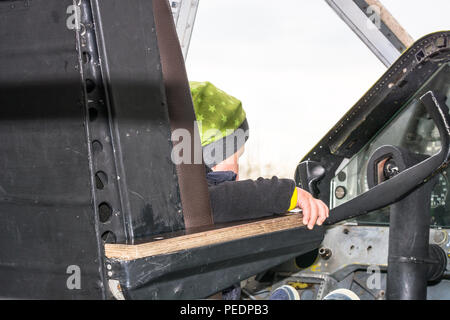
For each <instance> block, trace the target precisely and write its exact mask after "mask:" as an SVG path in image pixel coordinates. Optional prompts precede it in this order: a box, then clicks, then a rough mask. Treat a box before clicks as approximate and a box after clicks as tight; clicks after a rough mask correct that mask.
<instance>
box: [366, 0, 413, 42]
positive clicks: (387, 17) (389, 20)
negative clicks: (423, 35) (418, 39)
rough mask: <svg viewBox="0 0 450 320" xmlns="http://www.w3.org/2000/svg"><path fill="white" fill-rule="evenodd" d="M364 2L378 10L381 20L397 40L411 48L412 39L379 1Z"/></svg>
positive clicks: (367, 0) (369, 0)
mask: <svg viewBox="0 0 450 320" xmlns="http://www.w3.org/2000/svg"><path fill="white" fill-rule="evenodd" d="M366 2H367V4H368V5H369V6H372V5H373V6H376V7H378V8H380V13H381V20H382V21H383V22H384V23H385V24H386V26H387V27H388V28H389V29H390V30H391V31H392V32H393V33H394V34H395V36H396V37H397V39H399V40H400V41H401V42H402V43H403V45H404V46H405V47H406V48H409V47H410V46H412V44H413V43H414V39H413V38H412V37H411V36H410V35H409V33H408V32H407V31H406V30H405V29H404V28H403V27H402V26H401V25H400V23H399V22H398V21H397V20H396V19H395V18H394V17H393V16H392V14H391V13H390V12H389V10H388V9H386V7H385V6H384V5H383V4H382V3H381V2H380V1H379V0H366Z"/></svg>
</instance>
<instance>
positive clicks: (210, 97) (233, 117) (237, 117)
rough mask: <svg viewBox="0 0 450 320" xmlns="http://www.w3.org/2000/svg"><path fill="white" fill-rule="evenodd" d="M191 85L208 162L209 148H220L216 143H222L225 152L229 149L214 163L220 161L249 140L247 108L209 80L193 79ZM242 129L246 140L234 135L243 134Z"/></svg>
mask: <svg viewBox="0 0 450 320" xmlns="http://www.w3.org/2000/svg"><path fill="white" fill-rule="evenodd" d="M190 87H191V93H192V100H193V102H194V110H195V116H196V118H197V122H198V124H199V129H200V138H201V142H202V147H203V153H204V157H205V162H206V163H207V164H208V160H211V159H208V156H209V157H210V154H209V151H211V150H210V149H212V148H215V147H217V144H223V147H224V151H225V150H226V152H225V153H224V155H223V157H216V161H212V164H214V163H218V162H220V161H221V158H223V159H222V160H225V159H226V158H227V157H229V156H231V155H232V154H233V153H235V152H236V151H237V150H239V149H240V148H241V147H242V145H243V144H244V143H245V142H246V141H247V139H248V123H247V117H246V114H245V111H244V109H243V108H242V103H241V101H240V100H238V99H236V98H235V97H232V96H230V95H229V94H227V93H225V92H224V91H222V90H220V89H218V88H216V87H215V86H214V85H213V84H212V83H210V82H207V81H206V82H196V81H191V82H190ZM242 132H245V133H246V136H245V139H235V136H234V135H236V134H240V135H242ZM227 139H233V140H234V141H235V143H233V146H231V145H228V146H227V145H226V144H225V140H227ZM236 140H238V142H236ZM230 141H232V140H230ZM231 147H232V148H231ZM210 162H211V161H210Z"/></svg>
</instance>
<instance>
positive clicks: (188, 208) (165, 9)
mask: <svg viewBox="0 0 450 320" xmlns="http://www.w3.org/2000/svg"><path fill="white" fill-rule="evenodd" d="M153 13H154V17H155V28H156V35H157V39H158V47H159V53H160V56H161V67H162V74H163V82H164V87H165V93H166V98H167V104H168V110H169V118H170V123H171V128H172V131H174V130H176V129H180V128H183V129H186V130H188V131H189V133H190V135H191V157H192V159H191V160H192V161H191V163H192V164H180V165H177V174H178V183H179V185H180V194H181V204H182V206H183V216H184V221H185V225H186V228H195V227H201V226H206V225H211V224H213V218H212V213H211V212H212V211H211V203H210V198H209V192H208V185H207V183H206V171H205V165H204V164H194V162H193V161H194V157H195V148H194V145H195V144H196V143H197V145H200V146H201V144H200V138H199V135H198V128H197V126H196V125H195V124H194V121H195V114H194V107H193V102H192V97H191V91H190V88H189V82H188V77H187V73H186V68H185V64H184V59H183V54H182V51H181V47H180V43H179V40H178V36H177V33H176V28H175V24H174V21H173V17H172V12H171V10H170V7H169V3H168V2H167V0H153ZM195 130H197V134H194V131H195ZM196 140H198V141H196ZM200 150H201V149H200ZM197 152H198V150H197ZM200 152H201V151H200Z"/></svg>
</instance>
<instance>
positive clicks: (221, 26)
mask: <svg viewBox="0 0 450 320" xmlns="http://www.w3.org/2000/svg"><path fill="white" fill-rule="evenodd" d="M381 2H382V3H383V4H384V5H385V6H386V7H387V8H388V9H389V11H390V12H391V13H392V14H393V15H394V17H396V18H397V20H398V21H399V22H400V24H402V25H403V27H404V28H405V29H406V30H407V31H408V32H409V33H410V34H411V36H412V37H413V38H414V39H418V38H420V37H421V36H423V35H425V34H428V33H431V32H434V31H440V30H449V29H450V1H449V0H428V1H423V0H382V1H381ZM385 70H386V68H385V67H384V65H383V64H382V63H381V62H380V61H379V60H378V59H377V58H376V57H375V56H374V55H373V54H372V53H371V52H370V51H369V49H368V48H367V47H366V46H365V45H364V44H363V43H362V42H361V41H360V40H359V38H358V37H357V36H356V35H355V34H354V33H353V32H352V31H351V30H350V29H349V27H348V26H347V25H346V24H344V23H343V22H342V21H341V20H340V18H339V17H338V16H337V15H336V14H335V13H334V11H333V10H332V9H331V8H330V7H329V6H328V5H327V4H326V3H325V1H324V0H278V1H267V0H200V5H199V9H198V13H197V19H196V22H195V27H194V33H193V36H192V40H191V46H190V50H189V54H188V59H187V71H188V75H189V78H190V80H196V81H211V82H212V83H213V84H215V85H216V86H218V87H219V88H221V89H222V90H224V91H226V92H228V93H229V94H231V95H233V96H235V97H236V98H238V99H240V100H242V102H243V106H244V109H245V110H246V112H247V118H248V121H249V125H250V139H249V141H248V143H247V145H246V152H245V155H244V157H243V158H241V171H242V172H241V175H242V178H247V177H249V178H257V177H259V176H264V177H271V176H272V175H278V176H280V177H286V178H292V177H293V174H294V170H295V167H296V165H297V163H298V162H299V161H300V160H301V159H302V158H303V156H305V155H306V153H307V152H308V151H309V150H310V149H311V148H312V147H314V145H315V144H316V143H317V142H318V141H319V140H320V139H321V138H322V137H323V136H324V135H325V134H326V133H327V132H328V130H329V129H330V128H331V127H332V126H333V125H334V124H335V123H336V122H337V121H338V120H339V119H340V117H341V116H342V115H343V114H344V113H345V112H346V111H347V110H348V109H349V108H351V107H352V106H353V105H354V104H355V103H356V101H357V100H358V99H359V98H360V97H361V96H362V95H363V94H364V93H365V92H366V91H367V90H368V89H369V88H370V87H371V86H372V85H373V84H374V83H375V81H377V80H378V78H379V77H380V76H381V75H382V74H383V73H384V71H385Z"/></svg>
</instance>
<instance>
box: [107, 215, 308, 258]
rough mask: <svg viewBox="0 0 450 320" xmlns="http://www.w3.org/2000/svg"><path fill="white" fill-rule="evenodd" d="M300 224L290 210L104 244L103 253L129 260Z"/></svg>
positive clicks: (296, 226) (284, 228)
mask: <svg viewBox="0 0 450 320" xmlns="http://www.w3.org/2000/svg"><path fill="white" fill-rule="evenodd" d="M303 226H304V225H303V222H302V216H301V214H291V215H286V216H282V217H277V218H272V219H267V220H263V221H256V222H251V223H245V224H241V225H237V226H231V227H225V228H221V229H214V230H208V231H203V232H198V233H194V234H187V235H182V236H179V237H175V238H170V239H162V240H159V241H154V242H148V243H143V244H138V245H123V244H105V256H106V257H107V258H110V259H118V260H124V261H129V260H135V259H141V258H146V257H152V256H157V255H162V254H170V253H175V252H179V251H183V250H187V249H193V248H199V247H203V246H208V245H214V244H219V243H223V242H229V241H233V240H238V239H243V238H249V237H254V236H258V235H263V234H268V233H272V232H277V231H283V230H289V229H295V228H299V227H303Z"/></svg>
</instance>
